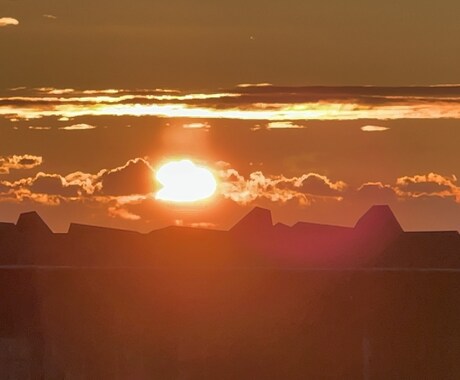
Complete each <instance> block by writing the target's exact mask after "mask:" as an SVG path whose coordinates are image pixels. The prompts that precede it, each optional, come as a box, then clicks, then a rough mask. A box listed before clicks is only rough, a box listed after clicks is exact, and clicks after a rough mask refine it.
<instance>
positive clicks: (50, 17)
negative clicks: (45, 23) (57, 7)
mask: <svg viewBox="0 0 460 380" xmlns="http://www.w3.org/2000/svg"><path fill="white" fill-rule="evenodd" d="M43 17H44V18H48V19H51V20H56V19H57V17H56V16H54V15H49V14H45V15H43Z"/></svg>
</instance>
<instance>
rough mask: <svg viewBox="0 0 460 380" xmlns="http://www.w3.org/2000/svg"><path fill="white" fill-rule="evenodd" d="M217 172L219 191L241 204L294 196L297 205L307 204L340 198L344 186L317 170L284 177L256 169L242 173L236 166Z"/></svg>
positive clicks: (278, 199)
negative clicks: (219, 183)
mask: <svg viewBox="0 0 460 380" xmlns="http://www.w3.org/2000/svg"><path fill="white" fill-rule="evenodd" d="M220 176H221V186H220V191H221V194H222V195H223V196H224V197H225V198H228V199H231V200H232V201H234V202H236V203H239V204H242V205H245V204H250V203H252V202H254V201H256V200H258V199H268V200H270V201H272V202H279V203H286V202H288V201H291V200H296V201H298V202H299V204H300V205H310V204H311V203H312V202H314V201H315V200H318V199H323V200H327V199H331V200H336V201H340V200H342V195H341V193H342V192H343V191H344V190H345V189H346V188H347V184H346V183H345V182H343V181H332V180H330V179H329V178H328V177H326V176H324V175H321V174H318V173H307V174H303V175H301V176H299V177H285V176H283V175H266V174H264V173H263V172H261V171H256V172H253V173H250V174H249V176H247V177H244V176H243V175H241V174H240V173H239V172H238V171H237V170H235V169H225V170H221V171H220Z"/></svg>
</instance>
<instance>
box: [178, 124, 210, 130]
mask: <svg viewBox="0 0 460 380" xmlns="http://www.w3.org/2000/svg"><path fill="white" fill-rule="evenodd" d="M182 127H183V128H185V129H206V130H208V129H210V128H211V125H210V124H209V123H201V122H196V123H189V124H184V125H183V126H182Z"/></svg>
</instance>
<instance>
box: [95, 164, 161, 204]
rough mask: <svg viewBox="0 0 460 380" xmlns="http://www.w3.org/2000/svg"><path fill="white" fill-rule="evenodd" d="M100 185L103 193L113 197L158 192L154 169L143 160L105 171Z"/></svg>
mask: <svg viewBox="0 0 460 380" xmlns="http://www.w3.org/2000/svg"><path fill="white" fill-rule="evenodd" d="M100 184H101V193H102V194H104V195H112V196H123V195H133V194H151V193H153V192H154V191H155V190H156V182H155V181H154V177H153V170H152V167H151V166H150V164H149V163H148V162H147V161H146V160H144V159H142V158H136V159H133V160H130V161H128V162H127V163H126V164H125V165H124V166H121V167H118V168H116V169H112V170H108V171H105V172H104V173H103V174H101V176H100Z"/></svg>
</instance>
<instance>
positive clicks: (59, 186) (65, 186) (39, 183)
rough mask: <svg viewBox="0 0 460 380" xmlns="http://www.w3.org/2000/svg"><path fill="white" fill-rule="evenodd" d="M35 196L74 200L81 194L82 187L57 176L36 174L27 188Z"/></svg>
mask: <svg viewBox="0 0 460 380" xmlns="http://www.w3.org/2000/svg"><path fill="white" fill-rule="evenodd" d="M29 190H30V191H31V192H32V193H36V194H46V195H60V196H62V197H65V198H75V197H78V196H80V195H81V194H82V187H81V186H80V185H78V184H75V183H70V182H68V181H67V180H66V179H65V178H64V177H62V176H60V175H58V174H45V173H38V174H37V175H36V176H35V178H34V179H33V182H32V183H31V185H30V186H29Z"/></svg>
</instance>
